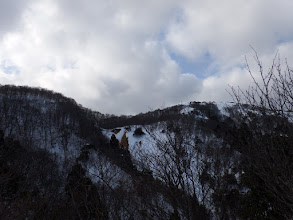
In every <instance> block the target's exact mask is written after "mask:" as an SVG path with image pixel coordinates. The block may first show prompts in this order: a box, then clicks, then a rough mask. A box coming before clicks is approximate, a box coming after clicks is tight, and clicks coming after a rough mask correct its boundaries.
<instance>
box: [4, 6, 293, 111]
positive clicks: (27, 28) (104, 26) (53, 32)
mask: <svg viewBox="0 0 293 220" xmlns="http://www.w3.org/2000/svg"><path fill="white" fill-rule="evenodd" d="M11 2H12V3H11V4H10V5H9V6H6V9H7V13H4V14H2V15H1V16H2V19H3V20H2V21H3V22H2V23H3V24H4V25H2V26H1V22H0V35H1V33H2V35H1V36H2V38H1V39H0V64H1V63H4V64H7V63H9V65H10V67H11V68H10V70H11V71H10V74H7V65H6V70H5V69H3V68H2V69H1V68H0V83H1V84H4V83H14V84H21V85H23V84H25V85H31V86H42V87H46V88H49V89H53V90H55V91H58V92H62V93H63V94H65V95H67V96H70V97H73V98H75V99H76V100H77V101H78V102H80V103H81V104H83V105H85V106H87V107H91V108H94V109H95V110H98V111H101V112H104V113H117V114H121V113H124V114H125V113H138V112H141V111H147V110H149V108H152V109H153V108H158V107H160V106H162V105H171V104H178V103H180V102H186V101H191V100H196V99H205V100H216V101H220V100H221V99H227V97H228V96H227V95H228V93H227V92H226V91H225V88H226V86H227V84H241V85H248V82H249V81H248V77H247V72H246V71H245V70H243V69H241V68H240V67H239V65H241V64H243V62H244V55H245V54H247V55H250V54H251V50H250V48H249V44H252V45H253V46H254V47H255V48H256V49H257V50H259V52H260V53H261V54H263V57H264V59H265V58H266V57H267V59H270V58H271V56H272V54H274V53H275V51H276V49H277V48H280V53H281V54H282V52H284V54H285V56H289V57H292V56H291V55H290V49H288V48H291V44H290V42H291V40H292V39H293V38H292V39H291V37H292V36H293V28H292V24H291V22H290V21H291V20H292V18H291V16H292V15H291V13H290V12H289V10H290V8H292V7H291V6H292V4H293V3H291V1H286V0H280V1H278V2H275V1H273V0H268V1H264V0H257V1H250V2H247V1H243V0H237V1H235V0H234V1H231V0H230V1H228V0H225V1H222V2H221V3H219V2H218V1H203V0H201V1H191V0H190V1H189V0H184V1H180V2H179V1H176V2H175V1H167V0H150V1H144V2H142V1H139V2H138V1H132V0H126V1H123V2H122V1H118V0H113V1H94V0H85V1H78V0H60V1H57V0H34V1H32V0H31V1H22V3H21V4H19V5H17V4H16V1H11ZM24 2H28V3H26V4H25V3H24ZM0 6H1V4H0ZM0 8H1V7H0ZM1 11H2V8H1V9H0V12H1ZM8 12H15V13H14V14H15V16H13V19H12V17H11V16H12V15H11V13H8ZM271 12H275V13H271ZM12 14H13V13H12ZM1 16H0V18H1ZM10 19H11V20H13V24H11V25H10V24H9V22H8V21H9V20H10ZM281 41H283V42H281ZM291 51H292V50H291ZM171 53H177V54H179V55H180V56H182V57H185V58H187V59H191V60H193V61H196V60H204V59H205V56H206V54H209V56H210V58H211V63H210V64H209V66H207V67H206V69H207V70H209V69H212V70H213V71H215V68H211V67H216V73H213V75H212V76H209V77H208V78H205V79H201V80H199V79H198V78H197V77H196V76H195V75H194V74H192V72H191V73H182V72H181V69H182V68H181V67H180V65H181V64H180V63H179V62H178V61H176V60H172V58H171V57H172V56H171ZM289 57H288V58H289ZM292 58H293V57H292ZM2 66H3V65H2ZM4 70H5V71H6V72H5V71H4ZM13 70H17V71H13ZM17 72H18V73H17ZM195 72H196V71H195ZM244 76H245V77H244Z"/></svg>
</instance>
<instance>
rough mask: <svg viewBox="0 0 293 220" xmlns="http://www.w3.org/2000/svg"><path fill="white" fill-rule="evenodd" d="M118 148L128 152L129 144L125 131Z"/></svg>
mask: <svg viewBox="0 0 293 220" xmlns="http://www.w3.org/2000/svg"><path fill="white" fill-rule="evenodd" d="M120 147H122V148H124V149H126V150H128V147H129V143H128V137H127V136H126V131H124V134H123V136H122V138H121V141H120Z"/></svg>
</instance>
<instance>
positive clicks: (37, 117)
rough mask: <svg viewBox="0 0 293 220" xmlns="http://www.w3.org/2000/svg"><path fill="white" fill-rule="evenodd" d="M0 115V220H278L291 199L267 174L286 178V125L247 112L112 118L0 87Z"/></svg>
mask: <svg viewBox="0 0 293 220" xmlns="http://www.w3.org/2000/svg"><path fill="white" fill-rule="evenodd" d="M0 115H1V117H0V130H1V132H0V150H1V152H0V193H1V196H0V198H1V199H0V213H2V214H1V215H0V217H1V219H19V218H37V219H38V218H41V219H43V218H49V219H51V218H53V219H75V218H79V219H241V218H243V219H246V218H250V217H251V218H255V219H265V218H267V219H270V218H278V219H282V218H283V217H284V215H282V211H283V209H286V210H288V208H286V206H285V205H284V203H282V201H281V199H284V201H286V202H288V203H289V204H290V202H291V201H292V200H291V197H288V195H289V196H290V195H291V194H290V192H289V193H287V195H286V194H283V191H284V190H285V189H286V190H287V191H290V190H292V189H289V188H286V187H287V186H288V184H286V183H285V182H282V180H280V181H279V182H274V181H276V180H277V179H278V178H273V177H272V176H274V175H275V176H277V177H280V178H282V177H283V175H287V176H288V175H291V173H292V172H291V171H290V169H291V168H293V165H292V163H293V162H292V160H291V159H290V157H288V155H291V154H292V152H293V150H292V147H291V143H293V141H292V142H291V130H292V129H291V127H292V125H291V122H290V121H289V120H285V121H284V119H281V118H278V117H277V116H275V115H272V114H262V113H261V111H259V110H258V109H257V108H253V107H252V106H248V105H246V106H245V105H242V106H239V105H235V104H234V103H211V102H190V103H189V104H188V105H177V106H172V107H169V108H165V109H160V110H155V111H151V112H147V113H141V114H138V115H135V116H114V115H104V114H101V113H99V112H95V111H92V110H90V109H87V108H84V107H82V106H81V105H78V104H77V103H76V102H75V101H74V100H73V99H70V98H66V97H64V96H63V95H62V94H60V93H55V92H53V91H48V90H45V89H42V88H30V87H24V86H18V87H17V86H11V85H4V86H0ZM289 128H290V129H289ZM278 149H282V150H278ZM282 152H283V153H282ZM284 152H286V153H284ZM292 155H293V154H292ZM276 161H278V163H277V164H275V162H276ZM270 166H274V167H273V168H272V167H270ZM268 170H269V172H270V175H269V176H268V175H259V172H262V173H264V174H266V173H267V172H268ZM281 170H282V172H283V173H282V172H281ZM280 172H281V173H280ZM266 178H272V179H266ZM266 184H267V185H268V187H263V185H266ZM274 186H278V187H280V189H278V188H277V189H276V190H277V191H276V192H271V189H272V188H273V187H274ZM276 193H277V194H278V195H279V196H277V197H276V196H273V195H275V194H276ZM279 198H280V200H278V199H279ZM288 207H290V206H288ZM4 210H5V211H4ZM286 210H285V211H286ZM285 211H284V212H285Z"/></svg>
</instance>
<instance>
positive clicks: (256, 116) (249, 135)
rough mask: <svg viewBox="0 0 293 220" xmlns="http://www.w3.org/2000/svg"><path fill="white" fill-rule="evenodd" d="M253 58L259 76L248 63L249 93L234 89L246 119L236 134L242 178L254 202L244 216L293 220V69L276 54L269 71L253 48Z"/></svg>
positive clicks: (232, 88)
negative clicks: (250, 80)
mask: <svg viewBox="0 0 293 220" xmlns="http://www.w3.org/2000/svg"><path fill="white" fill-rule="evenodd" d="M253 50H254V49H253ZM254 59H255V62H256V64H257V66H258V69H259V73H258V74H259V75H257V74H255V73H253V72H252V70H251V68H250V65H249V64H248V62H247V60H246V69H247V70H248V72H249V73H250V76H251V78H252V80H253V85H252V86H250V87H249V88H248V89H247V90H242V89H240V88H238V89H235V88H234V87H231V91H232V93H231V94H232V97H233V98H234V100H235V101H236V102H237V104H238V106H239V107H240V109H241V113H244V116H245V117H246V120H245V121H243V123H242V124H241V125H240V127H239V128H240V131H241V132H240V134H239V135H238V136H237V138H238V144H239V145H240V146H242V147H241V153H242V156H243V161H245V168H244V169H245V172H246V174H245V175H244V177H245V178H243V180H245V182H246V183H248V187H249V188H250V190H249V191H248V194H247V198H249V199H250V201H248V200H247V202H251V201H252V198H253V201H254V203H255V204H254V205H255V206H254V207H253V208H252V207H251V206H250V207H248V206H247V207H246V208H247V209H246V217H251V216H252V215H254V217H257V218H268V217H271V218H278V219H291V218H292V217H293V172H292V170H293V160H292V156H293V144H292V143H293V125H292V112H293V70H292V69H291V68H290V67H289V65H288V62H287V61H286V64H285V69H283V68H282V65H281V60H280V56H279V54H278V53H277V54H276V56H275V58H274V59H273V62H272V65H271V67H270V68H269V70H268V71H267V72H265V71H264V67H263V64H262V62H261V61H260V59H259V56H258V54H257V52H256V51H255V50H254ZM257 78H260V81H259V80H257ZM240 142H241V143H240ZM259 195H261V196H259ZM256 207H258V210H257V208H256Z"/></svg>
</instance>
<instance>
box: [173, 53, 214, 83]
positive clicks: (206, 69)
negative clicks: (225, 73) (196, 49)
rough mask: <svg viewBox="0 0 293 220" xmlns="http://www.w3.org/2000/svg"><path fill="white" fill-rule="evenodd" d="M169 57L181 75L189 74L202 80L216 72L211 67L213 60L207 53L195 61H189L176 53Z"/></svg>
mask: <svg viewBox="0 0 293 220" xmlns="http://www.w3.org/2000/svg"><path fill="white" fill-rule="evenodd" d="M169 55H170V57H171V58H172V59H173V60H174V61H175V62H176V63H177V64H178V65H179V67H180V69H181V72H182V73H191V74H194V75H195V76H196V77H197V78H199V79H204V78H206V77H208V76H211V75H213V74H215V73H216V72H217V68H215V67H214V66H213V65H212V62H213V59H212V57H211V56H210V54H209V53H205V54H204V55H203V56H202V57H201V58H199V59H197V60H191V59H188V58H186V57H184V56H181V55H179V54H176V53H170V54H169Z"/></svg>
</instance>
